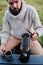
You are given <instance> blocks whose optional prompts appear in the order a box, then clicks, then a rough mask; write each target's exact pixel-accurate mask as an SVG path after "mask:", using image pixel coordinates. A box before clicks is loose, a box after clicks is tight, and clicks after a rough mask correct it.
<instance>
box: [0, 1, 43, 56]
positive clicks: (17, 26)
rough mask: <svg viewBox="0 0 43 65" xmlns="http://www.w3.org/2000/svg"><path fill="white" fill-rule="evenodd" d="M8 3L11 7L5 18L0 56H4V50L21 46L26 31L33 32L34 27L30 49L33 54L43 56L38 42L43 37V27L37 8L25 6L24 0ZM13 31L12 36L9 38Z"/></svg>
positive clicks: (42, 49)
mask: <svg viewBox="0 0 43 65" xmlns="http://www.w3.org/2000/svg"><path fill="white" fill-rule="evenodd" d="M7 2H8V4H9V7H8V9H7V11H6V13H5V16H4V22H3V29H2V36H1V46H0V54H3V50H11V49H12V48H13V47H15V46H17V45H19V44H20V43H21V35H22V34H24V33H27V31H26V29H28V30H29V31H31V28H32V25H33V28H34V31H32V33H33V36H32V38H31V39H30V49H31V52H32V53H33V54H37V55H43V48H42V47H41V45H40V43H39V42H38V41H37V39H38V37H40V36H41V35H43V27H42V25H41V23H40V20H39V16H38V14H37V12H36V10H35V8H34V7H33V6H30V5H27V4H25V2H24V1H23V0H7ZM25 28H26V29H25ZM11 30H12V34H11V36H9V33H10V32H11Z"/></svg>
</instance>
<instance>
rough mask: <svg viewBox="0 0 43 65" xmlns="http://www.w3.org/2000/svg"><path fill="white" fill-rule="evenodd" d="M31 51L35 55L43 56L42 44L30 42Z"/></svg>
mask: <svg viewBox="0 0 43 65" xmlns="http://www.w3.org/2000/svg"><path fill="white" fill-rule="evenodd" d="M30 49H31V52H32V53H33V54H37V55H43V48H42V47H41V45H40V43H39V42H38V41H37V40H36V41H32V40H30Z"/></svg>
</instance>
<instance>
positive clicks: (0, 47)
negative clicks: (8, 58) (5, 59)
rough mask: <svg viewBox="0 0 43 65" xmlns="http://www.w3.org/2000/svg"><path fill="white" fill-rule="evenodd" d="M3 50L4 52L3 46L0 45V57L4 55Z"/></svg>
mask: <svg viewBox="0 0 43 65" xmlns="http://www.w3.org/2000/svg"><path fill="white" fill-rule="evenodd" d="M4 50H6V49H5V44H2V45H0V55H3V54H4V52H3V51H4Z"/></svg>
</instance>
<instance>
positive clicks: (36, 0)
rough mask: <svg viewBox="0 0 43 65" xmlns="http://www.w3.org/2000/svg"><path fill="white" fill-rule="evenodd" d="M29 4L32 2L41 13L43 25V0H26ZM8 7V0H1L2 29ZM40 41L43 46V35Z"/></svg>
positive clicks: (0, 28)
mask: <svg viewBox="0 0 43 65" xmlns="http://www.w3.org/2000/svg"><path fill="white" fill-rule="evenodd" d="M24 1H25V2H26V3H27V4H30V5H32V6H34V7H35V8H36V10H37V12H38V14H39V17H40V21H41V23H42V25H43V0H24ZM7 7H8V3H7V2H6V0H0V31H1V30H2V23H3V17H4V13H5V11H6V9H7ZM38 41H39V42H40V44H41V45H42V47H43V36H41V37H40V38H39V39H38Z"/></svg>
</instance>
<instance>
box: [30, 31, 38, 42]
mask: <svg viewBox="0 0 43 65" xmlns="http://www.w3.org/2000/svg"><path fill="white" fill-rule="evenodd" d="M32 34H33V35H32V38H31V39H32V41H35V40H37V39H38V34H37V33H36V32H33V33H32Z"/></svg>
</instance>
